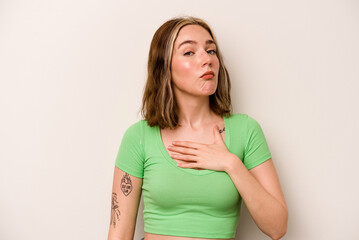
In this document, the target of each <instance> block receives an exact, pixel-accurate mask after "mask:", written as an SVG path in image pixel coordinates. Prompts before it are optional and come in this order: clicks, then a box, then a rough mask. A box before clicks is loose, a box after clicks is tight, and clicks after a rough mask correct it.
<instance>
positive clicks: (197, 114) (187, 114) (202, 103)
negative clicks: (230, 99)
mask: <svg viewBox="0 0 359 240" xmlns="http://www.w3.org/2000/svg"><path fill="white" fill-rule="evenodd" d="M177 104H178V107H179V113H178V122H179V124H180V125H181V127H185V128H191V129H193V130H195V129H199V128H201V127H202V126H203V125H206V124H208V123H210V122H212V121H213V119H214V118H215V114H214V113H213V112H212V110H211V108H210V106H209V97H202V98H199V97H196V98H195V97H193V98H186V99H180V100H178V99H177Z"/></svg>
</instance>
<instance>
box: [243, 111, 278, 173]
mask: <svg viewBox="0 0 359 240" xmlns="http://www.w3.org/2000/svg"><path fill="white" fill-rule="evenodd" d="M271 157H272V155H271V153H270V150H269V148H268V144H267V141H266V139H265V137H264V134H263V131H262V128H261V126H260V125H259V124H258V122H257V121H256V120H254V119H253V118H251V117H249V116H248V118H247V141H246V147H245V149H244V158H243V163H244V165H245V166H246V168H247V169H248V170H249V169H251V168H254V167H256V166H258V165H259V164H261V163H263V162H265V161H267V160H268V159H270V158H271Z"/></svg>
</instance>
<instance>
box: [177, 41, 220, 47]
mask: <svg viewBox="0 0 359 240" xmlns="http://www.w3.org/2000/svg"><path fill="white" fill-rule="evenodd" d="M197 43H198V42H196V41H194V40H186V41H183V42H181V43H180V45H178V48H180V47H181V46H182V45H184V44H197ZM210 44H215V43H214V41H213V40H212V39H209V40H207V41H206V45H210ZM178 48H177V49H178Z"/></svg>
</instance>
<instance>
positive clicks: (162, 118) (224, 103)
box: [141, 17, 232, 129]
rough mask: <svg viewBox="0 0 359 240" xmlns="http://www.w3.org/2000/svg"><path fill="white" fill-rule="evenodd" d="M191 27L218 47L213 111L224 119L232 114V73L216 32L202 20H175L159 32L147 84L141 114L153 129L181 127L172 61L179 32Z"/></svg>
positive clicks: (150, 61)
mask: <svg viewBox="0 0 359 240" xmlns="http://www.w3.org/2000/svg"><path fill="white" fill-rule="evenodd" d="M187 25H199V26H201V27H203V28H204V29H206V30H207V31H208V33H209V34H210V35H211V37H212V38H213V41H214V43H215V44H216V46H217V57H218V60H219V73H218V86H217V89H216V92H215V93H214V94H212V95H210V96H209V105H210V108H211V110H212V111H213V112H214V113H216V114H217V115H220V116H223V115H225V116H228V115H230V114H231V111H232V104H231V96H230V89H231V83H230V78H229V74H228V71H227V69H226V67H225V65H224V62H223V58H222V55H221V52H220V50H219V48H218V44H217V41H216V39H215V37H214V35H213V33H212V30H211V29H210V27H209V26H208V24H207V23H206V22H204V21H203V20H202V19H199V18H194V17H179V18H173V19H170V20H168V21H167V22H165V23H164V24H163V25H162V26H161V27H160V28H159V29H157V31H156V32H155V34H154V36H153V38H152V42H151V47H150V52H149V56H148V64H147V82H146V86H145V89H144V93H143V99H142V109H141V113H142V116H143V118H144V119H145V120H146V121H147V123H148V125H149V126H151V127H152V126H156V125H158V126H159V127H160V128H161V129H163V128H166V127H169V128H171V129H174V128H175V127H177V126H178V125H179V123H178V110H179V109H178V105H177V102H176V98H175V96H174V92H173V88H172V82H171V78H172V76H171V60H172V53H173V45H174V42H175V40H176V38H177V36H178V33H179V31H180V30H181V29H182V28H183V27H184V26H187Z"/></svg>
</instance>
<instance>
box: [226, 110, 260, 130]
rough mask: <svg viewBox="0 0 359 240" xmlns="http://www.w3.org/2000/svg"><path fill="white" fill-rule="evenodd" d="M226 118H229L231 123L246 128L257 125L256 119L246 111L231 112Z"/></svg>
mask: <svg viewBox="0 0 359 240" xmlns="http://www.w3.org/2000/svg"><path fill="white" fill-rule="evenodd" d="M228 119H230V121H231V125H237V126H242V127H244V126H245V127H247V128H248V127H249V128H253V127H257V126H258V125H259V123H258V122H257V120H256V119H254V118H253V117H251V116H249V115H248V114H246V113H232V114H231V115H230V116H229V117H228Z"/></svg>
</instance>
